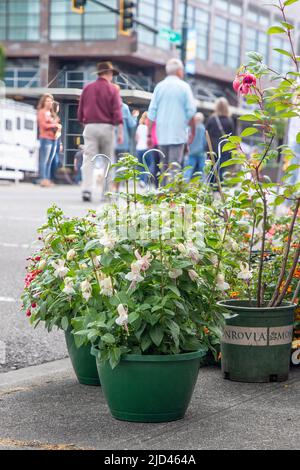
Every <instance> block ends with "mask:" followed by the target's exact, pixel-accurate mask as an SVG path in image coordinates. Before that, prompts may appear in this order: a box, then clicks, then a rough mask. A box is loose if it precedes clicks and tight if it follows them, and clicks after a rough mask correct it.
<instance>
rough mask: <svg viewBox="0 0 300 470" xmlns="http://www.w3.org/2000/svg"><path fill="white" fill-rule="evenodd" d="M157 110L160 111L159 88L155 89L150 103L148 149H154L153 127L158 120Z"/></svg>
mask: <svg viewBox="0 0 300 470" xmlns="http://www.w3.org/2000/svg"><path fill="white" fill-rule="evenodd" d="M157 110H158V87H156V88H155V90H154V92H153V95H152V99H151V102H150V106H149V109H148V113H147V116H148V120H147V127H148V136H147V141H148V147H149V148H151V147H152V127H153V124H154V122H155V121H156V118H157Z"/></svg>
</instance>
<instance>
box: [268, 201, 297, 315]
mask: <svg viewBox="0 0 300 470" xmlns="http://www.w3.org/2000/svg"><path fill="white" fill-rule="evenodd" d="M299 208H300V198H299V199H298V201H297V204H296V207H295V210H294V213H293V218H292V221H291V225H290V228H289V235H288V240H287V244H286V247H285V250H284V253H283V257H282V264H281V271H280V274H279V278H278V281H277V284H276V287H275V291H274V294H273V296H272V298H271V300H270V302H269V307H273V306H274V305H275V302H276V299H277V298H278V296H279V294H280V288H281V285H282V282H283V279H284V275H285V270H286V266H287V262H288V257H289V254H290V249H291V243H292V237H293V233H294V229H295V224H296V220H297V216H298V211H299Z"/></svg>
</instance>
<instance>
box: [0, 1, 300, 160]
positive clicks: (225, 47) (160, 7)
mask: <svg viewBox="0 0 300 470" xmlns="http://www.w3.org/2000/svg"><path fill="white" fill-rule="evenodd" d="M102 2H105V3H107V5H109V6H112V7H114V8H118V7H119V0H102ZM71 3H72V2H71V0H26V1H23V0H0V42H1V43H3V44H4V47H5V50H6V56H7V63H6V73H5V83H6V86H7V87H9V88H18V89H19V88H22V87H25V88H30V89H31V88H40V87H42V88H47V87H53V88H65V89H77V90H78V89H81V88H82V87H83V85H84V84H85V83H86V82H88V81H90V80H93V79H94V78H95V75H94V71H95V66H96V63H97V62H98V61H99V60H112V61H113V62H114V63H115V64H116V65H118V67H119V69H120V70H121V72H122V73H121V75H120V77H119V79H118V80H119V83H120V85H121V87H122V88H134V89H143V90H146V91H152V89H153V87H154V85H155V83H156V82H157V81H159V80H160V79H161V78H162V77H163V75H164V64H165V62H166V61H167V60H168V59H169V58H170V57H173V56H175V57H176V56H179V55H180V51H179V50H178V49H177V48H176V46H175V45H174V44H172V43H170V42H168V41H167V40H165V39H163V38H162V37H161V36H160V35H157V34H154V33H152V32H150V31H148V30H146V29H144V28H142V27H140V26H139V27H137V29H136V31H135V32H134V33H133V34H132V35H131V36H128V37H127V36H123V35H120V34H119V30H118V15H116V14H114V13H110V12H109V11H107V10H106V9H105V8H103V7H100V6H99V5H96V4H94V3H93V2H90V1H89V0H88V1H87V5H86V8H85V13H84V14H82V15H80V14H77V13H74V12H73V11H72V10H71ZM136 4H137V17H138V18H139V19H140V20H141V21H143V22H144V23H146V24H148V25H149V26H153V27H155V28H157V29H162V28H167V29H172V30H175V31H180V30H181V25H182V21H183V15H184V0H136ZM299 8H300V7H299V4H298V3H297V4H295V5H292V6H290V7H289V11H290V14H291V17H290V18H289V20H290V22H292V23H293V25H294V26H295V31H294V33H293V34H295V36H296V37H295V39H296V44H297V47H298V49H300V47H299V46H300V11H299ZM277 22H278V18H277V16H276V9H275V8H272V7H270V6H269V7H268V6H263V2H262V1H261V0H188V23H189V28H191V29H194V30H195V31H196V36H197V54H196V55H197V59H196V74H195V75H194V76H193V77H190V81H191V84H192V86H193V88H194V92H195V95H196V97H198V98H199V99H202V100H206V101H210V102H214V101H215V99H216V97H218V96H222V95H223V96H224V95H225V96H226V97H227V98H228V99H229V101H230V102H231V104H233V105H236V104H237V103H236V95H235V93H233V90H232V86H231V82H232V79H233V77H234V75H235V72H236V69H237V68H238V67H239V65H240V64H241V63H242V62H244V61H245V60H246V53H247V51H253V50H256V51H258V52H261V53H262V54H263V55H264V56H265V57H266V59H267V61H268V63H269V64H270V66H272V67H273V68H275V69H276V70H278V71H279V72H284V71H285V70H286V69H287V68H288V67H289V65H290V64H289V61H290V59H289V58H288V57H287V56H284V55H282V54H279V53H277V52H274V51H273V49H274V48H279V49H288V48H289V44H288V43H286V42H287V41H286V40H284V39H282V38H281V36H280V35H276V36H267V34H266V30H267V28H268V27H269V26H270V25H273V24H276V23H277ZM62 114H63V117H64V121H65V122H66V123H67V128H66V129H65V136H64V139H65V148H66V152H67V158H66V161H67V162H69V161H71V160H72V155H73V153H74V150H75V147H76V145H75V142H77V141H78V135H79V133H80V128H79V127H78V123H77V121H76V100H74V99H73V100H71V99H70V100H66V105H65V106H63V107H62Z"/></svg>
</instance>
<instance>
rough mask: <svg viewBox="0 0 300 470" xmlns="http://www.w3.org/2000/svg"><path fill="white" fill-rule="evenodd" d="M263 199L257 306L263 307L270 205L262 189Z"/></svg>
mask: <svg viewBox="0 0 300 470" xmlns="http://www.w3.org/2000/svg"><path fill="white" fill-rule="evenodd" d="M257 173H258V170H257ZM262 199H263V206H264V212H263V233H262V244H261V253H260V262H259V270H258V284H257V306H258V307H261V306H262V303H263V300H264V299H263V285H262V280H263V268H264V253H265V244H266V232H267V217H268V206H267V199H266V195H265V193H264V192H263V190H262Z"/></svg>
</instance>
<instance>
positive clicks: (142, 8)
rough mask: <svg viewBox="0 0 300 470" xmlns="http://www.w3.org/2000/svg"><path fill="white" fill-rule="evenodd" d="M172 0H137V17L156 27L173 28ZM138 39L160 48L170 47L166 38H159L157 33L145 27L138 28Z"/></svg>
mask: <svg viewBox="0 0 300 470" xmlns="http://www.w3.org/2000/svg"><path fill="white" fill-rule="evenodd" d="M173 6H174V2H173V0H164V1H163V2H162V1H159V0H139V1H138V17H139V19H140V20H141V21H143V22H144V23H146V24H148V25H149V26H154V27H156V28H158V29H161V28H167V29H173V27H172V26H173ZM138 36H139V41H141V42H142V43H144V44H149V45H150V46H156V47H160V48H161V49H170V48H171V43H170V42H169V41H168V40H165V39H163V38H160V37H159V35H156V34H154V33H151V31H147V30H146V29H144V28H142V27H139V28H138Z"/></svg>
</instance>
